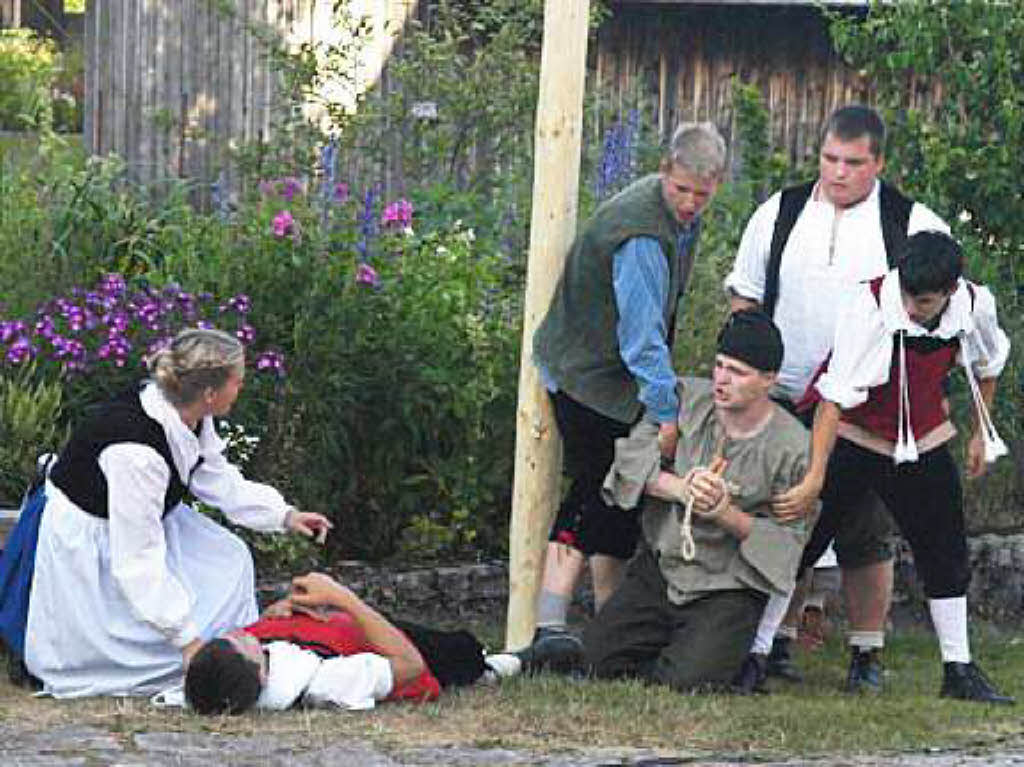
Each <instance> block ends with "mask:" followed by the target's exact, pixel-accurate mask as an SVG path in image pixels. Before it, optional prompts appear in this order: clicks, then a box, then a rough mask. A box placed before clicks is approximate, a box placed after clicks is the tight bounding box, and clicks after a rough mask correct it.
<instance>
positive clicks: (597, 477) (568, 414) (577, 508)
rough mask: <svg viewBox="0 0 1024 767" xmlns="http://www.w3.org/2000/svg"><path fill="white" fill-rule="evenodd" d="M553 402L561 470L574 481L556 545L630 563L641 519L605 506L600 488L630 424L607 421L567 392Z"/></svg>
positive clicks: (558, 394)
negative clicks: (559, 438)
mask: <svg viewBox="0 0 1024 767" xmlns="http://www.w3.org/2000/svg"><path fill="white" fill-rule="evenodd" d="M551 402H552V404H553V405H554V409H555V420H556V421H557V423H558V431H559V432H560V433H561V435H562V471H563V473H564V474H566V475H567V476H568V477H569V481H570V484H569V492H568V494H567V495H566V497H565V500H564V501H562V504H561V506H560V507H559V509H558V516H557V517H556V518H555V524H554V526H553V527H552V528H551V540H552V541H557V542H560V543H565V544H567V545H569V546H572V547H573V548H576V549H579V550H580V551H582V552H583V553H584V554H585V555H587V556H590V555H592V554H607V555H608V556H612V557H618V558H619V559H629V558H630V557H631V556H632V555H633V551H634V549H635V548H636V542H637V539H638V538H639V536H640V522H639V515H638V514H637V512H635V511H623V510H622V509H616V508H612V507H609V506H606V505H605V503H604V501H602V500H601V485H602V484H604V478H605V475H606V474H607V473H608V469H609V468H610V467H611V465H612V461H613V460H614V459H615V440H616V439H619V438H620V437H625V436H627V435H628V434H629V429H630V424H628V423H622V422H621V421H616V420H614V419H612V418H608V417H607V416H603V415H601V414H600V413H598V412H597V411H595V410H591V409H590V408H589V407H587V406H585V405H582V404H580V403H579V402H577V401H576V400H574V399H573V398H572V397H569V396H568V395H566V394H565V393H564V392H560V391H559V392H555V393H554V394H552V395H551Z"/></svg>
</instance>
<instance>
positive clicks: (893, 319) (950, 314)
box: [878, 269, 974, 339]
mask: <svg viewBox="0 0 1024 767" xmlns="http://www.w3.org/2000/svg"><path fill="white" fill-rule="evenodd" d="M878 302H879V306H880V308H881V310H882V322H883V324H884V325H885V329H886V331H888V332H889V333H890V334H891V333H896V332H899V331H903V332H904V333H905V334H906V335H907V336H909V337H915V336H930V337H932V338H943V339H949V338H955V337H956V336H958V335H960V334H961V333H970V332H971V331H972V330H973V329H974V318H973V317H972V312H971V308H972V307H971V295H970V291H969V290H968V288H967V283H966V282H965V281H964V279H963V278H960V279H959V280H957V285H956V290H954V291H953V293H952V295H950V297H949V304H948V305H947V306H946V308H945V310H943V312H942V316H941V317H940V318H939V325H938V327H937V328H935V330H928V329H927V328H924V327H922V326H920V325H918V324H917V323H916V322H913V321H912V320H911V319H910V316H909V315H908V314H907V310H906V309H904V308H903V292H902V290H901V289H900V275H899V272H898V271H897V270H896V269H893V270H891V271H890V272H889V273H888V274H886V275H885V277H883V278H882V288H881V290H880V292H879V295H878Z"/></svg>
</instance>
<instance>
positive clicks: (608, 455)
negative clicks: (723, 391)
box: [531, 123, 726, 665]
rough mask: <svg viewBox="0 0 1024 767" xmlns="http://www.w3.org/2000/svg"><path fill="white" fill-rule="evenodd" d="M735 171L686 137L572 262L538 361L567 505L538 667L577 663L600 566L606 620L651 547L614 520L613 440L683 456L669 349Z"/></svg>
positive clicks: (600, 220) (547, 574)
mask: <svg viewBox="0 0 1024 767" xmlns="http://www.w3.org/2000/svg"><path fill="white" fill-rule="evenodd" d="M725 167H726V147H725V142H724V141H723V140H722V137H721V136H720V135H719V133H718V131H717V130H716V129H715V127H714V126H713V125H711V124H710V123H703V124H686V125H681V126H679V128H677V129H676V131H675V133H674V134H673V136H672V141H671V142H670V145H669V147H668V151H667V152H666V154H665V156H664V158H663V159H662V162H661V166H660V168H659V172H658V173H654V174H651V175H649V176H645V177H644V178H641V179H640V180H638V181H636V182H634V183H633V184H631V185H630V186H628V187H626V188H625V189H624V190H622V191H621V192H620V193H619V194H617V195H616V196H614V197H613V198H611V199H610V200H607V201H606V202H604V203H603V204H602V205H601V206H600V207H598V209H597V211H596V212H595V213H594V215H593V217H592V218H591V219H590V220H589V221H588V222H587V223H586V225H585V226H584V227H583V230H582V231H581V233H580V234H579V235H578V236H577V237H576V240H575V242H574V243H573V245H572V248H571V250H570V251H569V255H568V258H567V260H566V264H565V270H564V272H563V273H562V276H561V278H560V279H559V282H558V285H557V286H556V288H555V293H554V296H553V298H552V300H551V305H550V307H549V308H548V312H547V314H546V316H545V317H544V320H543V321H542V322H541V324H540V326H539V327H538V329H537V332H536V333H535V334H534V337H533V357H534V360H535V362H536V363H537V366H538V368H539V369H540V374H541V380H542V381H543V382H544V385H545V386H546V387H547V389H548V391H549V392H550V394H551V399H552V403H553V406H554V411H555V419H556V421H557V423H558V428H559V431H560V433H561V435H562V440H563V471H564V472H565V474H567V475H568V477H569V479H570V482H571V484H570V487H569V492H568V494H567V496H566V498H565V500H564V501H563V502H562V504H561V507H560V508H559V511H558V515H557V518H556V520H555V523H554V526H553V528H552V530H551V536H550V541H549V543H548V548H547V557H546V560H545V565H544V575H543V580H542V583H541V592H540V594H539V596H538V602H537V633H536V634H535V635H534V641H533V644H532V645H531V649H532V650H533V651H534V653H535V655H536V658H535V660H536V661H537V662H538V664H540V665H542V664H543V659H544V658H545V657H546V656H548V655H550V656H551V657H558V658H566V657H567V656H571V655H572V654H573V653H574V652H575V653H577V654H578V653H579V652H580V651H581V650H582V646H581V645H580V643H579V640H578V639H576V638H575V637H574V636H572V635H571V634H569V633H568V632H567V631H566V613H567V611H568V606H569V602H570V600H571V598H572V593H573V589H574V587H575V585H576V581H577V580H578V579H579V576H580V573H581V572H582V570H583V565H584V562H585V561H587V560H589V564H590V570H591V574H592V577H593V582H594V601H595V605H594V606H595V610H600V609H601V606H602V605H603V604H604V602H605V601H606V600H607V599H608V597H610V596H611V594H612V593H613V592H614V591H615V589H616V588H617V587H618V585H619V583H620V582H621V580H622V576H623V573H624V571H625V564H626V562H627V561H628V560H629V558H630V557H631V556H632V554H633V550H634V548H635V545H636V541H637V538H638V535H639V520H638V516H637V514H636V513H635V512H624V511H622V510H620V509H617V508H614V507H608V506H606V505H605V503H604V502H603V501H602V499H601V484H602V482H603V481H604V477H605V474H606V473H607V472H608V468H609V466H610V465H611V462H612V459H613V458H614V455H615V440H616V439H617V438H620V437H625V436H626V435H627V434H628V433H629V430H630V427H631V426H632V425H633V424H635V423H637V422H638V421H640V420H641V419H644V420H647V421H649V422H651V423H654V424H658V434H659V444H660V447H661V450H662V452H663V454H664V455H665V456H666V457H671V456H674V455H675V447H676V441H677V440H678V436H679V431H678V426H677V423H678V416H679V400H678V396H677V394H676V375H675V372H674V370H673V369H672V357H671V345H672V341H673V338H674V335H675V332H674V331H675V318H676V308H677V305H678V302H679V298H680V296H681V295H682V293H683V290H684V289H685V287H686V283H687V280H688V279H689V276H690V271H691V268H692V266H693V260H694V256H695V255H696V249H697V240H698V237H699V234H700V226H701V213H702V212H703V210H704V208H705V207H706V206H707V204H708V203H709V202H710V201H711V198H712V197H713V196H714V194H715V192H716V191H717V189H718V185H719V183H720V182H721V180H722V177H723V174H724V172H725Z"/></svg>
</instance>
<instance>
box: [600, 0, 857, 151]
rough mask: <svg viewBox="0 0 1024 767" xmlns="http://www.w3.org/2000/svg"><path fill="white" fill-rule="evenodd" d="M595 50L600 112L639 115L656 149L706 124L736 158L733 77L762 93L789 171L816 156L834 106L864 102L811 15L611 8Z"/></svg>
mask: <svg viewBox="0 0 1024 767" xmlns="http://www.w3.org/2000/svg"><path fill="white" fill-rule="evenodd" d="M595 47H596V51H595V52H594V55H593V59H592V65H593V67H594V69H595V81H596V82H597V83H598V84H599V88H598V89H597V91H598V92H600V93H601V94H603V96H602V97H603V98H605V99H610V103H608V104H605V106H610V107H612V109H613V111H615V112H620V113H621V112H622V111H624V110H627V109H630V108H639V109H641V110H642V112H643V113H644V114H645V115H646V117H647V119H648V120H650V121H651V124H653V125H657V126H658V129H659V132H660V134H661V136H662V139H663V140H667V138H668V135H669V134H670V133H671V131H672V128H673V127H674V126H675V125H676V124H678V123H679V122H683V121H690V120H701V121H704V120H708V121H712V122H714V123H715V124H716V125H717V126H718V127H719V129H720V130H721V131H722V133H723V135H724V136H726V138H727V139H728V140H729V142H730V146H731V147H732V148H735V146H734V145H735V130H734V125H733V109H732V93H731V83H732V79H733V77H734V76H735V77H739V79H740V80H742V81H743V82H748V83H755V84H757V85H758V86H759V87H760V89H761V94H762V97H763V99H764V103H765V105H766V106H767V107H768V110H769V113H770V126H771V141H772V145H773V146H774V147H775V148H777V149H784V150H785V151H786V152H787V153H788V155H789V157H790V159H791V160H793V161H799V160H803V159H807V158H812V157H813V156H814V154H815V152H816V151H817V146H816V145H817V136H818V132H819V129H820V126H821V125H822V124H823V122H824V120H825V118H826V117H827V115H828V114H829V113H830V112H831V111H832V110H833V109H834V108H835V107H836V106H838V105H840V104H844V103H848V102H851V101H858V102H868V103H869V102H870V101H871V100H872V94H871V90H870V88H869V86H868V84H867V83H866V82H865V81H864V80H863V78H861V77H860V76H858V74H857V73H856V72H854V71H852V70H851V69H850V68H849V67H847V66H846V65H844V64H843V62H842V61H841V60H840V58H839V57H838V55H837V54H836V53H835V51H834V50H833V49H832V46H831V43H830V41H829V36H828V30H827V27H826V24H825V21H824V20H823V19H822V17H821V14H820V12H819V11H818V10H817V9H815V8H800V7H764V6H717V7H710V6H697V7H694V6H685V7H666V6H665V5H661V6H647V7H637V6H635V5H630V6H629V7H628V8H627V7H618V8H616V7H614V6H613V15H612V18H611V19H610V20H608V21H607V22H606V23H605V24H604V25H602V27H601V28H600V30H599V33H598V40H597V45H596V46H595Z"/></svg>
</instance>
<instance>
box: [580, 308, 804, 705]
mask: <svg viewBox="0 0 1024 767" xmlns="http://www.w3.org/2000/svg"><path fill="white" fill-rule="evenodd" d="M781 363H782V339H781V336H780V335H779V331H778V329H777V328H776V327H775V325H774V324H773V323H772V321H771V319H770V318H769V317H768V316H767V315H765V314H763V313H761V312H757V311H741V312H737V313H735V314H733V315H732V316H731V317H730V318H729V320H728V321H727V322H726V324H725V327H723V328H722V331H721V333H720V334H719V337H718V353H717V355H716V357H715V369H714V374H713V377H712V380H710V381H708V380H706V379H697V378H681V379H680V380H679V383H678V391H679V400H680V404H681V407H680V410H679V413H680V414H679V442H678V444H677V446H676V454H675V461H674V465H669V466H663V465H662V459H661V454H660V451H659V449H658V429H657V425H656V424H650V423H647V422H645V421H640V422H638V423H637V424H636V426H635V427H634V428H633V430H632V432H631V433H630V434H629V436H628V437H625V438H623V439H620V440H618V441H617V442H616V448H615V462H614V463H613V465H612V468H611V470H610V471H609V473H608V476H607V479H606V480H605V484H604V493H605V499H606V501H607V502H608V503H609V504H614V505H615V506H618V507H621V508H624V509H630V508H634V507H636V506H637V505H641V508H642V512H643V513H642V524H643V534H644V535H643V545H642V547H641V548H640V550H639V552H638V554H637V556H636V557H635V558H634V559H633V560H632V562H631V563H630V566H629V570H628V572H627V575H626V578H625V581H624V582H623V584H622V585H621V586H620V587H619V589H618V591H616V592H615V594H614V595H613V596H612V597H611V598H610V599H609V600H608V602H607V603H606V604H605V605H604V606H603V608H602V609H601V611H600V612H599V613H598V614H597V615H596V616H595V617H594V619H593V621H592V622H591V623H590V625H589V626H588V627H587V629H586V631H585V633H584V640H583V641H584V648H585V653H586V659H587V662H588V665H589V666H590V667H591V669H592V670H593V672H594V673H595V674H596V675H597V676H600V677H619V676H635V677H640V678H644V679H647V680H650V681H652V682H657V683H661V684H666V685H669V686H671V687H673V688H676V689H679V690H693V689H700V688H708V689H715V688H719V689H720V688H724V687H727V686H728V685H729V684H730V682H732V680H733V678H734V676H735V675H736V673H737V672H738V671H739V669H740V667H741V665H742V663H743V661H744V659H745V658H746V656H747V652H748V650H749V648H750V643H751V640H752V639H753V637H754V632H755V630H756V629H757V624H758V620H759V619H760V617H761V612H762V610H763V609H764V605H765V602H766V601H767V599H768V596H769V594H786V593H788V592H789V591H790V590H791V589H792V588H793V580H794V575H795V573H796V567H797V563H798V562H799V560H800V553H801V551H802V549H803V547H804V543H805V542H806V540H807V537H808V534H809V532H810V526H811V525H813V522H814V519H813V515H812V517H811V518H810V519H807V518H802V519H799V520H795V521H791V522H780V521H779V520H778V519H777V518H776V517H774V516H773V514H772V511H771V499H772V497H773V496H775V495H778V494H779V493H781V492H783V491H785V490H787V489H788V488H790V487H792V486H794V485H796V484H798V483H799V482H800V481H801V479H803V476H804V474H805V472H806V469H807V464H808V460H809V446H808V441H807V432H806V430H805V429H804V427H803V426H801V425H800V423H799V422H798V421H797V420H796V419H795V418H793V416H791V415H790V414H789V413H787V412H786V411H785V410H783V409H782V408H781V407H779V406H778V405H776V404H775V403H774V402H773V401H772V400H771V399H770V398H769V396H768V395H769V392H770V391H771V390H772V387H773V385H774V384H775V378H776V373H777V371H778V369H779V366H780V364H781Z"/></svg>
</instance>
